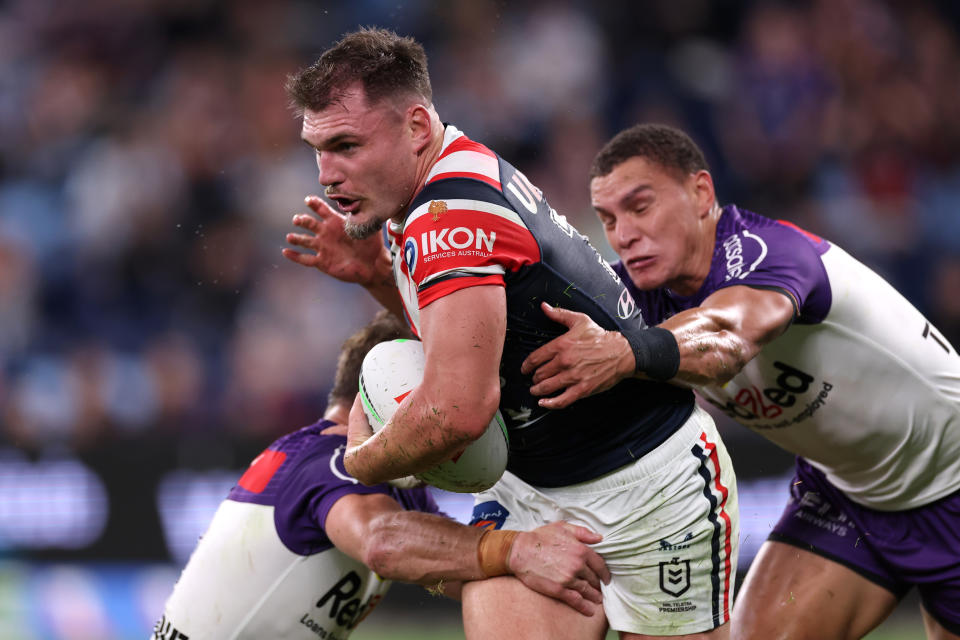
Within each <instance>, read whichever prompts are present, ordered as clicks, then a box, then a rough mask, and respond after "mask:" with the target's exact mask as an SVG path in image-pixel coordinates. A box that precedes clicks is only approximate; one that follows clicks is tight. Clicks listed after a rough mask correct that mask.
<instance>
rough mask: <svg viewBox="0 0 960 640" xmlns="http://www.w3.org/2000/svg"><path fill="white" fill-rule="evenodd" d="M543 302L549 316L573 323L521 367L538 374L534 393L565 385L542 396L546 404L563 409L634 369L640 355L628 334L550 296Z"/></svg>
mask: <svg viewBox="0 0 960 640" xmlns="http://www.w3.org/2000/svg"><path fill="white" fill-rule="evenodd" d="M540 307H541V308H542V309H543V312H544V313H545V314H546V315H547V317H548V318H550V319H551V320H553V321H554V322H558V323H560V324H562V325H564V326H565V327H567V332H566V333H564V334H563V335H560V336H557V337H556V338H554V339H553V340H551V341H550V342H548V343H547V344H545V345H543V346H542V347H540V348H539V349H537V350H536V351H534V352H533V353H531V354H530V355H529V356H527V358H526V360H524V361H523V364H522V365H521V367H520V371H521V372H522V373H523V374H525V375H529V374H531V373H532V374H533V386H532V387H530V393H532V394H533V395H535V396H547V395H550V394H553V393H556V392H557V391H560V390H562V391H563V392H562V393H560V394H559V395H556V396H553V397H551V398H541V399H540V401H539V404H540V406H541V407H544V408H546V409H562V408H563V407H566V406H569V405H570V404H572V403H573V402H575V401H577V400H579V399H581V398H585V397H587V396H590V395H593V394H595V393H599V392H601V391H606V390H607V389H609V388H610V387H612V386H613V385H615V384H616V383H618V382H619V381H621V380H623V379H624V378H627V377H630V376H631V375H633V373H634V369H635V368H636V358H635V357H634V355H633V351H632V350H631V348H630V343H628V342H627V339H626V338H624V337H623V335H621V334H620V333H618V332H616V331H605V330H604V329H603V328H601V327H600V326H599V325H598V324H597V323H595V322H594V321H593V319H591V318H590V316H588V315H586V314H583V313H580V312H577V311H570V310H568V309H560V308H557V307H552V306H550V305H549V304H547V303H546V302H544V303H541V305H540Z"/></svg>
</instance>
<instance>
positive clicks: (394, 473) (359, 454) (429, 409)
mask: <svg viewBox="0 0 960 640" xmlns="http://www.w3.org/2000/svg"><path fill="white" fill-rule="evenodd" d="M453 397H454V396H451V395H450V394H446V395H444V394H438V400H437V401H431V399H430V398H429V397H428V395H427V394H426V393H425V392H424V391H423V387H422V386H421V387H419V388H417V389H416V390H415V391H414V392H413V393H412V394H411V395H410V397H409V398H407V400H405V401H404V402H403V404H402V405H401V406H400V408H399V409H397V412H396V413H395V414H394V415H393V417H392V418H391V419H390V421H389V422H388V423H387V424H386V425H385V426H384V427H383V429H381V430H380V431H378V432H377V433H376V434H375V435H374V436H372V437H370V438H369V439H368V440H366V441H364V442H363V443H362V444H361V443H356V444H358V445H359V446H355V447H348V451H347V454H346V457H345V459H344V463H345V464H346V466H347V470H348V471H349V472H350V473H351V474H352V475H353V476H354V477H355V478H357V479H358V480H360V481H361V482H363V483H364V484H368V485H370V484H377V483H378V482H385V481H387V480H392V479H394V478H400V477H403V476H407V475H411V474H416V473H420V472H422V471H426V470H428V469H431V468H433V467H435V466H436V465H438V464H440V463H442V462H445V461H447V460H449V459H451V458H453V457H454V456H456V455H457V454H458V453H460V452H461V451H463V449H464V448H465V447H466V446H467V445H469V444H470V443H471V442H473V441H474V440H476V439H477V438H479V437H480V436H481V435H483V432H484V430H485V429H486V426H487V424H489V421H490V419H491V418H492V417H493V412H494V411H496V406H495V405H493V407H492V408H491V409H490V411H489V416H487V419H486V421H484V422H481V420H482V419H483V416H484V415H486V408H485V407H484V406H474V405H470V406H468V405H467V403H461V404H458V403H457V401H456V400H453V399H452V398H453Z"/></svg>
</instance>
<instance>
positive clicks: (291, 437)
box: [229, 420, 346, 504]
mask: <svg viewBox="0 0 960 640" xmlns="http://www.w3.org/2000/svg"><path fill="white" fill-rule="evenodd" d="M330 426H333V423H332V422H330V421H328V420H320V421H318V422H316V423H314V424H312V425H310V426H307V427H303V428H302V429H298V430H296V431H293V432H291V433H288V434H287V435H285V436H283V437H281V438H278V439H277V440H275V441H274V442H273V443H271V444H270V446H268V447H267V448H266V449H264V450H263V451H262V452H261V453H260V455H258V456H257V457H256V458H254V459H253V461H252V462H251V463H250V466H249V467H247V469H246V471H244V473H243V475H241V476H240V478H239V480H238V481H237V484H236V485H235V486H234V487H233V489H232V490H231V492H230V495H229V497H230V498H231V499H233V500H237V501H242V502H258V503H262V504H270V503H272V501H273V500H275V499H276V497H277V496H278V495H279V494H280V493H281V492H282V491H283V487H284V486H285V485H286V484H287V483H288V482H289V481H290V480H291V478H293V477H295V476H296V475H298V469H299V468H302V467H304V466H305V465H306V466H312V467H314V468H316V469H326V468H329V469H330V470H331V473H332V472H333V470H334V469H335V458H336V457H337V455H338V454H339V453H341V452H342V450H343V448H344V447H345V446H346V437H344V436H341V435H333V434H324V433H322V432H323V430H324V429H326V428H327V427H330ZM341 466H342V462H341ZM343 473H345V471H344V472H343ZM325 475H326V474H317V477H318V478H320V479H322V476H325Z"/></svg>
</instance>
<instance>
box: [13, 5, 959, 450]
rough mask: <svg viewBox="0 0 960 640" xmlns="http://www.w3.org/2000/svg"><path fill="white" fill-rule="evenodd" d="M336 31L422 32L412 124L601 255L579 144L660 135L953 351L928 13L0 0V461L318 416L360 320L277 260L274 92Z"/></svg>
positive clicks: (939, 92) (932, 27) (938, 51)
mask: <svg viewBox="0 0 960 640" xmlns="http://www.w3.org/2000/svg"><path fill="white" fill-rule="evenodd" d="M359 25H378V26H385V27H389V28H393V29H395V30H397V31H399V32H402V33H406V34H410V35H413V36H415V37H417V38H418V39H419V40H420V41H421V42H423V43H424V45H425V47H426V49H427V53H428V55H429V58H430V64H431V71H432V76H433V80H434V96H435V104H436V105H437V107H438V110H439V112H440V114H441V117H442V118H443V119H444V120H445V121H448V122H453V123H455V124H457V126H459V127H460V128H461V129H463V130H464V131H466V132H467V134H468V135H470V136H471V137H472V138H474V139H476V140H479V141H481V142H484V143H486V144H488V145H490V146H491V147H492V148H493V149H495V150H496V151H497V152H499V153H500V154H501V155H502V156H504V157H505V158H506V159H507V160H508V161H510V162H512V163H514V164H516V165H517V166H518V167H520V168H521V169H522V170H524V172H525V173H526V174H527V175H528V176H529V177H530V179H531V180H532V181H533V182H534V183H535V184H537V185H538V186H539V187H541V188H542V189H543V190H544V191H545V193H546V194H547V197H548V198H549V199H550V201H551V204H552V205H553V206H554V207H555V208H557V209H558V210H559V211H560V212H562V213H564V214H565V215H567V217H568V218H569V219H570V220H571V221H572V222H573V223H574V224H575V225H576V226H577V227H578V228H580V229H581V230H582V231H583V232H585V233H587V234H588V235H590V236H591V237H592V238H593V240H594V242H595V244H597V246H598V248H601V250H602V251H604V252H605V254H606V255H607V256H610V257H612V253H611V252H610V249H609V247H607V246H606V242H605V240H604V239H603V236H602V233H601V232H600V229H599V226H598V225H597V223H596V222H595V221H594V219H593V214H592V212H591V210H590V206H589V197H588V193H587V180H586V174H587V170H588V167H589V164H590V161H591V159H592V157H593V154H594V153H595V151H596V150H597V149H598V148H599V147H600V145H601V144H602V143H603V142H604V141H605V140H606V139H607V138H608V137H609V136H610V135H612V134H613V133H615V132H616V131H617V130H619V129H620V128H622V127H624V126H628V125H630V124H632V123H634V122H637V121H639V120H647V121H661V122H668V123H671V124H674V125H677V126H680V127H682V128H683V129H685V130H687V131H688V132H690V133H691V135H693V136H694V138H695V139H696V140H697V141H698V142H699V143H700V144H701V146H702V147H703V148H704V149H705V151H706V152H707V156H708V160H709V162H710V163H711V165H712V167H713V171H714V175H715V178H716V180H717V185H718V192H719V196H720V199H721V201H722V202H730V201H734V202H737V203H738V204H740V205H741V206H744V207H746V208H749V209H753V210H756V211H757V212H759V213H762V214H764V215H768V216H771V217H777V218H785V219H788V220H791V221H793V222H795V223H797V224H800V225H801V226H804V227H806V228H807V229H809V230H810V231H813V232H815V233H818V234H820V235H823V236H825V237H827V238H828V239H831V240H835V241H836V242H837V243H839V244H841V245H843V246H844V247H845V248H846V249H847V250H848V251H850V252H851V253H853V254H854V255H855V256H856V257H858V258H860V259H861V260H863V261H865V262H867V263H868V264H870V265H871V266H873V267H874V268H876V269H878V270H879V271H880V272H881V273H883V274H884V275H886V276H887V277H888V278H890V279H891V280H892V281H893V282H894V283H895V284H896V285H897V286H898V287H899V288H900V289H901V291H903V292H904V294H905V295H906V296H907V297H908V298H910V299H911V300H912V301H913V302H914V303H916V304H917V305H918V306H919V307H920V308H921V309H922V310H923V311H924V312H925V313H926V314H927V315H928V317H929V318H930V319H931V320H932V321H933V322H934V323H935V324H936V325H937V326H938V327H939V328H940V330H941V331H942V333H944V334H945V335H946V336H947V337H948V338H950V339H951V340H952V341H953V343H954V344H955V345H960V38H958V25H960V8H958V6H957V5H956V4H955V3H953V2H949V1H947V0H944V1H942V2H939V3H938V2H934V1H932V0H929V1H918V0H904V1H902V2H893V1H888V2H882V1H880V0H811V1H809V2H788V3H775V2H735V1H733V0H720V1H710V0H649V1H645V2H629V1H626V0H624V1H622V2H601V3H597V2H588V1H586V0H581V1H576V0H571V1H567V2H558V1H549V2H547V1H544V2H533V1H530V2H497V1H494V0H453V1H442V0H401V1H399V2H398V1H396V0H394V1H391V2H387V1H386V0H362V1H361V0H355V1H349V2H348V1H343V2H321V1H317V2H308V1H306V0H277V1H272V2H260V1H259V0H237V1H227V0H224V1H215V0H87V1H86V2H59V1H57V0H8V1H7V2H6V3H3V4H0V445H2V444H7V445H13V446H14V447H17V448H20V449H23V450H26V451H37V450H42V449H44V448H47V447H51V446H59V447H67V448H69V449H70V450H74V451H84V450H86V449H89V448H91V447H96V446H100V445H101V444H102V443H103V442H105V441H109V440H110V439H123V438H131V437H134V438H135V437H162V438H167V437H170V436H174V437H176V436H180V435H187V434H197V433H203V434H207V436H209V437H210V438H211V439H213V440H229V439H230V438H247V439H252V440H254V441H256V442H259V443H260V445H261V446H262V444H264V443H266V442H267V441H269V440H270V439H272V438H273V437H275V436H277V435H278V434H280V433H283V432H285V431H288V430H290V429H293V428H295V427H299V426H302V425H305V424H308V423H310V422H312V421H313V420H314V419H315V418H316V417H317V416H319V414H320V413H321V412H322V410H323V408H324V404H325V398H326V393H327V391H328V388H329V382H330V378H331V375H332V371H333V367H334V365H335V353H336V351H337V350H338V349H339V346H340V344H341V343H342V341H343V339H344V338H345V337H346V336H347V335H348V334H349V333H350V332H352V330H354V329H355V328H357V327H358V326H360V325H361V324H362V323H364V322H365V321H366V320H367V319H368V318H369V317H370V316H371V315H372V313H373V311H374V310H375V303H374V302H373V301H372V300H368V299H367V298H366V296H365V294H364V293H363V292H362V291H360V290H359V289H357V288H356V287H354V286H351V285H345V284H341V283H338V282H335V281H332V280H330V279H329V278H326V277H324V276H321V275H320V274H319V273H317V272H311V271H308V270H307V269H304V268H302V267H299V266H296V265H293V264H292V263H289V262H287V261H285V260H284V259H283V258H282V257H281V255H280V249H281V248H282V247H283V246H284V234H285V233H286V232H287V231H291V230H292V226H291V225H290V218H291V216H292V215H293V214H294V213H296V212H301V211H306V209H305V207H304V206H303V200H302V199H303V196H305V195H306V194H308V193H318V192H319V191H320V187H319V185H317V183H316V168H315V165H314V162H313V156H312V152H311V151H310V149H308V148H307V147H306V146H304V145H303V144H302V143H301V142H300V140H299V123H298V122H297V121H296V120H295V119H294V118H293V116H292V114H291V112H290V111H289V110H288V109H287V106H286V97H285V95H284V93H283V88H282V87H283V82H284V79H285V77H286V75H287V74H288V73H291V72H292V71H295V70H296V69H297V68H299V67H302V66H305V65H306V64H309V63H310V62H312V61H313V60H314V59H315V57H316V56H317V55H318V54H319V52H321V51H322V50H323V49H324V48H325V47H326V46H328V45H329V44H331V43H332V42H333V41H334V40H335V39H337V37H339V36H340V35H341V34H342V33H344V32H346V31H349V30H352V29H354V28H356V27H357V26H359ZM920 330H922V328H918V332H919V331H920Z"/></svg>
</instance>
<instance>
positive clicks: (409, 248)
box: [403, 238, 417, 275]
mask: <svg viewBox="0 0 960 640" xmlns="http://www.w3.org/2000/svg"><path fill="white" fill-rule="evenodd" d="M403 261H404V262H405V263H406V264H407V273H409V274H410V275H413V270H414V268H415V267H416V266H417V241H416V240H414V239H413V238H407V241H406V242H404V243H403Z"/></svg>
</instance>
